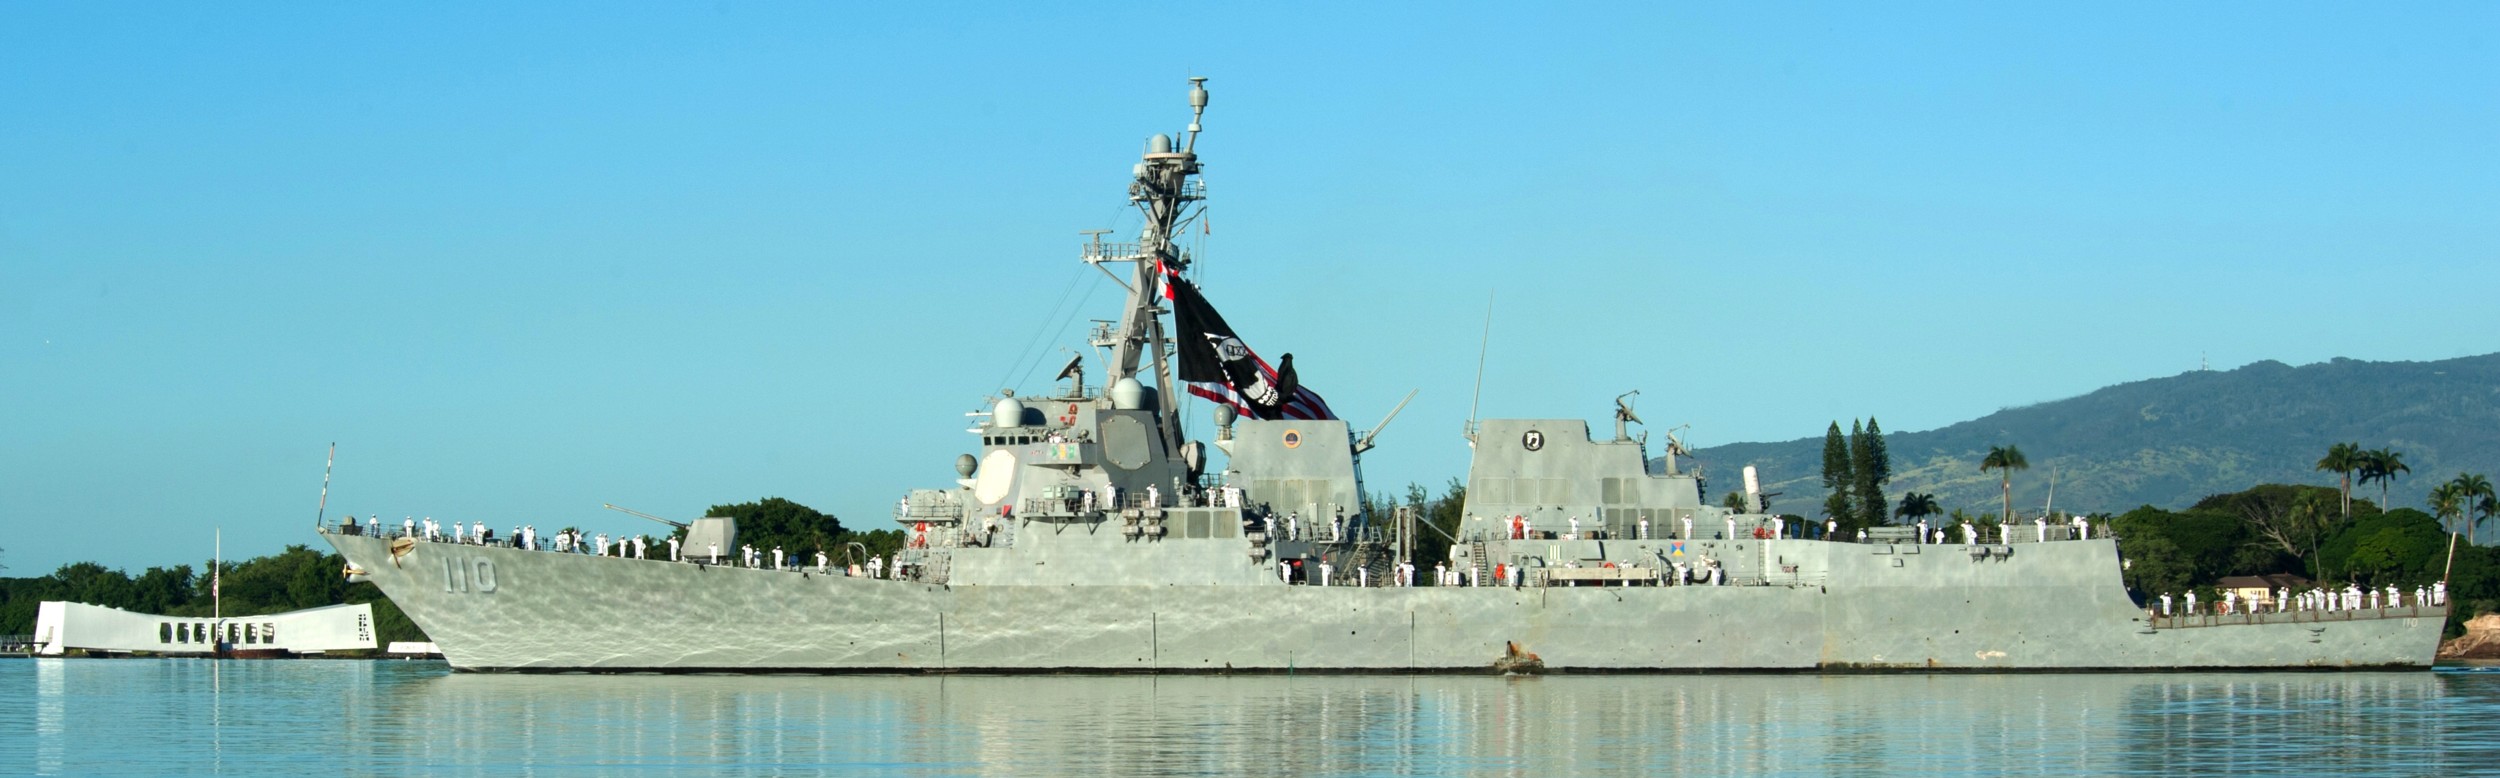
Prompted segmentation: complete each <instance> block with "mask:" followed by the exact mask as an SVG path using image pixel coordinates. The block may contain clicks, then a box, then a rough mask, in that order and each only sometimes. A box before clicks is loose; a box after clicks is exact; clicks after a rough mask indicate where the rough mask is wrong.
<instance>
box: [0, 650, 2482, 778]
mask: <svg viewBox="0 0 2500 778" xmlns="http://www.w3.org/2000/svg"><path fill="white" fill-rule="evenodd" d="M0 689H5V690H6V697H5V699H6V700H8V701H9V702H10V704H7V705H0V773H9V774H25V773H33V774H44V775H92V774H98V773H139V774H171V773H231V774H297V775H300V774H311V773H344V774H350V775H366V774H400V775H405V774H418V773H423V774H499V775H500V774H521V775H534V774H566V775H573V774H580V775H590V774H602V775H604V774H617V773H641V774H652V775H659V774H674V773H680V772H701V773H707V774H757V775H775V774H818V773H831V774H847V773H880V774H884V773H892V774H905V775H924V774H925V775H957V774H989V775H1015V776H1039V775H1083V776H1100V775H1223V776H1231V775H1500V776H1512V775H1515V776H1576V775H1592V774H1596V775H1605V774H1679V773H1681V774H1701V775H1718V774H1804V775H1816V774H1849V775H1885V774H1888V775H1922V776H1926V775H1975V774H2002V773H2060V774H2092V775H2178V774H2235V775H2236V774H2249V773H2299V774H2304V775H2469V774H2484V775H2492V774H2500V668H2490V669H2485V668H2443V669H2442V670H2440V671H2437V672H2422V673H2365V674H2325V673H2314V674H2313V673H2258V674H2230V675H2056V674H2036V675H1935V676H1928V675H1899V676H1810V675H1809V676H1605V677H1547V678H1494V677H1483V678H1476V677H1469V678H1435V677H1339V676H1301V677H1293V678H1285V677H1265V676H1262V677H1167V678H1149V677H1107V678H1093V677H1043V678H1001V677H952V678H921V677H817V676H590V675H559V676H500V675H469V674H454V673H451V672H449V671H448V670H447V669H446V668H445V666H444V665H443V664H442V663H440V662H389V661H382V662H365V661H293V662H286V661H264V662H248V661H246V662H219V661H213V660H205V659H126V660H96V659H88V660H79V659H70V660H58V659H40V660H12V661H0Z"/></svg>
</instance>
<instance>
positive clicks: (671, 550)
mask: <svg viewBox="0 0 2500 778" xmlns="http://www.w3.org/2000/svg"><path fill="white" fill-rule="evenodd" d="M668 561H671V562H683V561H686V558H685V557H684V556H683V555H681V554H679V553H677V536H675V535H670V536H668Z"/></svg>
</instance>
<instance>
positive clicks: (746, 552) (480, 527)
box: [345, 516, 903, 578]
mask: <svg viewBox="0 0 2500 778" xmlns="http://www.w3.org/2000/svg"><path fill="white" fill-rule="evenodd" d="M354 519H355V517H353V516H350V517H348V521H347V523H346V524H345V526H347V527H350V528H355V529H351V530H349V531H348V534H362V529H361V528H360V527H358V526H357V524H356V522H355V520H354ZM367 523H368V524H369V525H370V526H373V527H380V526H382V521H381V517H379V516H375V517H372V518H370V519H368V520H367ZM400 531H401V533H402V535H403V536H404V537H412V538H422V539H424V540H426V541H427V542H433V543H444V542H451V543H462V544H475V545H487V544H490V543H493V542H494V537H495V533H494V531H493V530H491V529H488V528H487V527H486V522H482V521H481V522H477V523H476V524H474V525H472V524H470V523H468V522H452V525H451V528H450V529H449V530H446V529H444V527H443V525H442V523H441V522H437V521H435V520H434V519H433V518H432V517H427V518H425V519H417V518H415V517H409V518H408V519H407V520H406V521H405V522H403V523H402V525H401V529H400ZM511 537H512V538H514V539H515V540H516V542H514V543H513V544H512V546H513V547H514V548H518V549H522V550H527V551H535V550H538V549H539V548H540V546H539V544H538V527H536V526H535V525H529V524H523V525H520V526H517V527H513V528H512V535H511ZM665 542H667V543H668V560H669V561H671V562H684V561H686V558H685V554H684V547H683V541H682V540H680V539H679V538H677V537H674V536H672V537H670V538H668V539H667V541H665ZM705 545H706V549H705V550H706V551H708V552H709V561H710V563H711V564H714V565H718V564H720V563H721V549H720V544H717V543H710V544H705ZM545 548H546V549H547V550H549V551H554V552H557V553H566V554H592V555H596V556H603V557H604V556H614V557H617V558H619V559H649V558H650V548H651V539H650V538H648V537H644V536H640V535H636V536H632V537H617V538H614V539H611V538H609V537H608V535H607V533H599V534H597V535H589V534H584V533H581V532H577V531H573V530H563V531H558V532H557V533H556V534H555V536H554V537H552V538H549V539H548V543H547V545H546V546H545ZM766 553H768V552H765V551H763V550H761V549H757V548H756V547H755V546H753V545H751V544H750V545H746V546H744V547H742V548H740V549H739V557H740V559H741V562H742V564H743V565H744V566H746V567H750V568H761V567H763V562H764V557H765V555H766ZM769 553H770V554H771V556H772V561H773V564H772V568H771V569H775V570H793V569H796V568H792V567H789V566H788V565H787V564H786V563H788V562H793V561H797V560H796V559H795V558H794V557H793V555H790V554H786V553H784V552H783V551H782V549H781V547H779V546H775V547H773V549H772V550H771V551H770V552H769ZM902 567H903V565H901V564H900V563H897V564H895V565H894V572H896V573H898V574H899V573H900V572H901V571H902ZM815 569H816V570H817V571H818V572H821V573H825V574H831V573H832V572H833V565H832V560H831V559H830V558H828V557H827V556H826V555H825V552H824V551H823V550H822V549H819V550H817V552H816V567H815ZM845 572H846V573H847V574H849V575H850V576H852V577H854V578H857V577H867V578H883V577H885V573H886V563H885V559H884V558H883V557H875V556H872V557H869V558H868V562H867V564H866V565H865V566H862V565H850V566H849V568H848V569H847V570H846V571H845Z"/></svg>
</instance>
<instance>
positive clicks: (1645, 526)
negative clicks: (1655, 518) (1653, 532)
mask: <svg viewBox="0 0 2500 778" xmlns="http://www.w3.org/2000/svg"><path fill="white" fill-rule="evenodd" d="M1641 539H1642V540H1648V539H1649V516H1648V515H1646V514H1644V515H1642V516H1641Z"/></svg>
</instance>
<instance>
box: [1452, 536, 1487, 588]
mask: <svg viewBox="0 0 2500 778" xmlns="http://www.w3.org/2000/svg"><path fill="white" fill-rule="evenodd" d="M1467 563H1468V564H1469V565H1472V566H1474V567H1475V570H1476V574H1475V576H1474V577H1473V578H1472V579H1471V580H1474V581H1487V580H1489V579H1491V578H1492V576H1493V571H1491V570H1487V569H1485V568H1484V541H1481V540H1479V541H1476V542H1475V543H1474V544H1472V545H1471V546H1470V547H1469V548H1468V550H1467ZM1467 583H1468V582H1467V581H1460V582H1459V584H1460V585H1465V584H1467Z"/></svg>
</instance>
